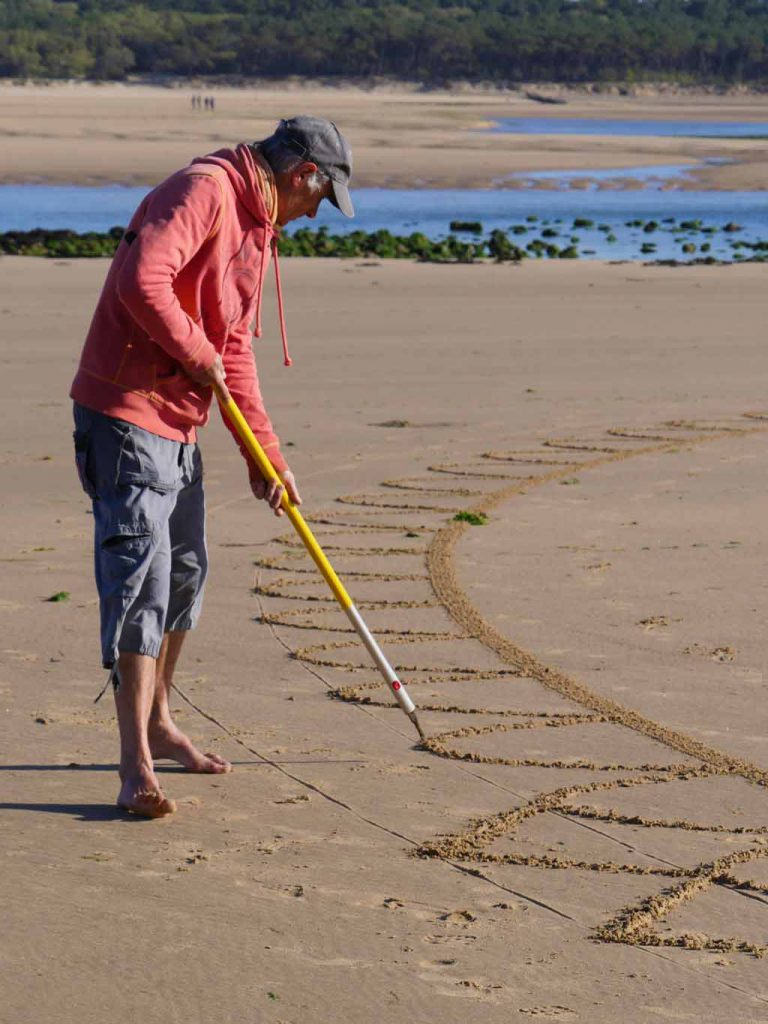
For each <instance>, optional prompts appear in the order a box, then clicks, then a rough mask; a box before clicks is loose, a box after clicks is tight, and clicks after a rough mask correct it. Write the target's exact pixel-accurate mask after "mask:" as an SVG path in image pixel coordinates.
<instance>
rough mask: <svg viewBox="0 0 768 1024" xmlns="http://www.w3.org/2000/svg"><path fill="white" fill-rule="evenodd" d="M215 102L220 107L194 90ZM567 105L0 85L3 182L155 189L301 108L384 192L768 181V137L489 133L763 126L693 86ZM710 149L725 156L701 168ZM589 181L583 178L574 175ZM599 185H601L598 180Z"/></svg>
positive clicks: (753, 104)
mask: <svg viewBox="0 0 768 1024" xmlns="http://www.w3.org/2000/svg"><path fill="white" fill-rule="evenodd" d="M199 92H206V93H208V94H212V95H214V96H215V97H216V111H215V113H211V112H210V111H206V110H193V109H192V107H191V97H192V95H193V94H194V93H199ZM559 92H560V93H561V94H562V96H563V97H564V98H565V99H566V100H567V103H566V104H565V105H564V106H549V105H542V104H541V103H537V102H534V101H532V100H530V99H527V98H526V96H525V93H524V92H523V91H514V92H506V91H501V90H489V89H485V90H484V89H481V88H465V89H457V90H454V91H442V92H441V91H420V90H417V89H415V88H413V87H405V86H403V87H393V86H381V87H379V88H374V89H364V88H353V87H350V86H346V87H340V88H337V89H329V88H321V87H318V86H313V85H309V86H306V87H300V86H299V85H298V84H296V83H290V82H289V83H280V84H277V85H274V84H273V85H269V86H264V85H260V86H254V87H253V88H237V89H235V88H224V87H215V88H212V87H210V86H207V85H206V86H203V85H194V84H190V85H184V86H179V87H177V88H168V89H162V88H158V87H151V86H147V85H119V84H118V85H93V84H52V85H49V86H31V85H30V86H18V85H13V84H11V83H9V82H7V81H6V82H5V83H0V137H2V154H0V180H2V181H3V182H48V183H74V184H96V183H103V182H107V183H112V182H120V183H123V184H142V185H154V184H156V183H157V182H158V181H160V180H162V179H163V178H164V177H165V176H166V175H168V174H170V173H171V172H173V171H174V170H176V169H177V168H178V167H179V166H183V165H184V164H185V163H187V162H188V161H189V160H190V158H191V157H192V156H194V155H200V154H203V153H208V152H211V151H213V150H215V149H219V148H221V147H222V146H224V145H229V144H231V143H232V142H234V141H251V140H254V139H258V138H263V137H265V136H266V135H268V134H270V133H271V131H272V129H273V127H274V125H275V123H276V121H277V120H278V119H279V118H280V117H285V116H291V115H292V114H296V113H301V112H310V113H316V114H320V115H322V116H325V117H330V118H333V119H335V120H336V121H337V122H338V124H339V125H340V126H341V127H342V129H343V130H344V132H345V133H346V134H347V135H348V137H349V139H350V141H351V143H352V146H353V150H354V154H355V168H356V170H355V174H354V184H355V185H357V186H380V187H390V188H412V187H432V188H452V187H456V188H468V187H472V188H491V187H496V186H498V185H503V186H504V187H515V186H516V184H519V183H516V182H515V181H514V180H512V181H510V180H509V176H510V175H512V174H515V173H519V172H527V171H537V170H569V171H589V170H594V169H616V172H617V180H619V181H620V180H621V173H620V172H621V170H622V169H626V168H632V167H636V166H642V167H648V166H657V165H680V166H687V167H690V168H691V169H692V171H693V173H692V177H691V180H690V181H689V182H688V184H687V185H685V187H687V188H707V189H739V190H744V189H747V190H749V189H765V188H768V171H767V170H766V167H768V162H767V161H766V154H767V153H768V142H766V141H755V140H749V139H673V138H643V137H626V138H610V137H605V136H603V137H599V136H595V137H591V136H577V137H573V136H570V137H569V136H557V135H550V136H541V135H537V136H530V135H514V134H493V133H492V132H489V131H488V130H487V129H488V127H489V126H492V125H493V123H494V119H495V118H499V117H565V118H568V117H600V118H622V119H630V120H632V119H637V120H642V119H646V118H651V119H662V120H674V119H684V120H688V119H690V120H694V119H705V120H709V121H727V120H738V121H755V122H757V121H763V122H764V121H765V120H766V101H765V98H764V97H762V96H753V95H738V94H737V95H725V96H717V95H711V94H705V93H701V94H696V93H674V92H672V93H663V94H660V95H644V94H641V95H633V96H619V95H614V96H605V95H585V94H584V93H575V92H568V91H567V90H559ZM711 158H717V159H719V160H724V161H727V163H726V164H725V165H704V161H705V160H708V159H711ZM588 181H589V174H588V173H587V174H585V176H584V179H583V183H586V182H588ZM603 184H605V183H603Z"/></svg>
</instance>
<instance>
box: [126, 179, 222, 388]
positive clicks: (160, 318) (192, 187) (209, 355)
mask: <svg viewBox="0 0 768 1024" xmlns="http://www.w3.org/2000/svg"><path fill="white" fill-rule="evenodd" d="M221 204H222V193H221V187H220V185H219V183H218V182H217V181H216V179H215V178H213V177H211V176H210V175H178V176H174V177H173V178H170V179H169V180H168V181H167V182H165V183H164V184H163V185H161V186H159V187H158V188H157V189H155V191H154V192H153V193H151V195H150V196H149V198H148V202H147V209H146V212H145V216H144V220H143V222H142V224H141V227H140V228H139V230H138V232H137V234H136V237H135V238H134V239H133V242H132V243H131V244H130V246H129V248H128V252H127V253H126V254H125V256H124V259H123V263H122V266H121V267H120V271H119V273H118V277H117V292H118V295H119V297H120V301H121V302H122V303H123V305H124V306H125V307H126V309H127V310H128V312H129V313H130V314H131V316H132V317H133V319H134V320H135V321H136V323H137V324H138V325H139V326H140V327H141V328H142V329H143V330H144V331H146V333H147V334H148V335H149V336H150V338H152V340H153V341H155V342H156V343H157V344H158V345H160V346H161V347H162V348H164V349H165V351H166V352H167V353H168V355H169V356H171V358H172V359H175V360H176V361H177V362H178V363H180V364H181V365H182V366H183V368H184V369H185V370H186V371H187V372H189V373H190V375H194V374H195V373H200V372H204V371H206V370H208V368H209V367H211V366H213V364H214V362H215V360H216V349H215V348H214V346H213V345H212V344H211V342H210V341H208V339H207V338H206V336H205V334H204V332H203V330H202V328H201V327H200V326H199V325H198V324H196V323H195V321H194V320H193V319H192V318H191V317H190V316H189V315H188V314H187V313H186V312H185V311H184V310H183V309H182V307H181V303H180V302H179V299H178V296H177V295H176V293H175V291H174V289H173V282H174V280H175V279H176V276H177V275H178V273H179V271H180V270H181V269H182V268H183V267H184V266H186V264H187V263H189V261H190V260H191V259H192V257H193V256H194V255H195V253H196V252H197V251H198V250H199V249H200V247H201V246H202V245H203V243H204V242H205V241H206V239H207V238H208V237H209V236H210V234H211V231H212V230H213V229H214V228H215V225H216V223H217V222H218V219H219V215H220V211H221ZM127 244H128V243H127V242H125V241H124V242H122V243H121V245H127Z"/></svg>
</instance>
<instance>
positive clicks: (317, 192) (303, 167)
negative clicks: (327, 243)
mask: <svg viewBox="0 0 768 1024" xmlns="http://www.w3.org/2000/svg"><path fill="white" fill-rule="evenodd" d="M316 171H317V164H313V163H311V162H309V161H308V162H306V163H303V164H299V166H298V167H295V168H294V169H293V170H292V171H288V172H287V173H286V174H281V175H279V177H278V179H277V223H278V224H279V225H280V226H281V227H282V226H284V225H285V224H288V223H289V221H292V220H297V219H298V218H299V217H315V216H316V215H317V209H318V207H319V206H320V203H322V201H323V200H324V199H329V198H330V196H331V194H332V193H331V189H332V185H331V182H330V181H326V182H324V183H323V184H322V185H321V186H320V188H319V189H317V188H314V187H313V175H314V174H315V173H316Z"/></svg>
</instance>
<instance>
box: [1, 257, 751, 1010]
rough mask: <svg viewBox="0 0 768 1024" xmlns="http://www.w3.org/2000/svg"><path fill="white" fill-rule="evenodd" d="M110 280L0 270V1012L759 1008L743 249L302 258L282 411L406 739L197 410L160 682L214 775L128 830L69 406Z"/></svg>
mask: <svg viewBox="0 0 768 1024" xmlns="http://www.w3.org/2000/svg"><path fill="white" fill-rule="evenodd" d="M105 270H106V263H104V262H103V261H90V262H89V261H79V262H78V261H75V262H67V261H57V262H53V261H48V262H46V261H38V260H32V259H15V258H7V257H6V258H3V259H2V260H0V291H1V292H2V295H3V300H2V311H3V328H4V329H3V335H2V339H3V340H2V361H3V370H4V374H3V379H4V389H3V394H4V402H3V406H2V417H3V419H2V430H1V431H0V438H1V439H2V440H1V441H0V460H1V461H2V473H3V497H2V503H1V504H0V517H1V524H2V531H1V532H0V537H1V538H2V541H1V547H2V551H1V553H0V557H2V559H3V563H4V567H5V572H3V574H2V577H0V621H1V622H2V628H1V630H0V635H1V636H2V638H3V643H2V645H1V649H0V659H2V660H1V661H0V693H1V694H2V698H3V700H2V706H3V711H4V719H3V734H2V739H3V746H2V749H3V756H2V762H3V763H2V779H3V781H4V783H5V785H4V794H5V795H4V797H3V798H2V799H3V803H2V805H1V807H0V809H1V810H2V815H1V816H0V828H2V830H3V842H2V848H3V852H4V855H5V858H4V867H3V871H2V873H1V874H0V900H2V905H3V924H4V928H3V938H2V955H3V961H4V966H5V981H4V982H3V991H2V998H0V1021H2V1022H3V1024H6V1022H7V1024H11V1022H13V1024H17V1022H18V1021H20V1020H34V1021H35V1024H54V1022H56V1024H69V1022H72V1024H75V1022H76V1024H91V1022H94V1024H95V1022H96V1021H98V1022H102V1021H104V1020H110V1021H122V1020H127V1019H134V1017H135V1018H140V1019H143V1020H145V1021H147V1022H148V1024H154V1022H158V1024H159V1022H160V1021H163V1022H167V1021H185V1022H187V1021H210V1020H214V1019H215V1020H222V1021H227V1022H230V1024H252V1022H254V1021H259V1022H269V1024H278V1022H282V1024H326V1022H328V1021H345V1022H346V1021H350V1022H352V1021H354V1022H355V1024H369V1022H370V1024H374V1022H376V1024H390V1022H391V1024H400V1022H402V1021H405V1020H407V1021H412V1022H415V1024H433V1022H434V1021H437V1020H440V1021H445V1022H449V1024H450V1022H466V1021H467V1020H470V1021H478V1022H479V1021H483V1022H490V1024H496V1022H499V1024H501V1022H505V1024H506V1022H509V1021H520V1022H525V1021H530V1020H535V1019H539V1020H542V1021H550V1020H552V1021H584V1022H589V1024H614V1022H616V1021H619V1020H621V1021H623V1022H629V1024H646V1022H648V1024H650V1022H656V1021H659V1022H661V1021H669V1020H679V1021H688V1020H690V1021H696V1022H711V1024H715V1022H717V1024H719V1022H721V1021H723V1020H729V1021H734V1022H738V1024H747V1022H758V1021H766V1020H768V984H767V983H766V971H765V962H766V961H765V959H763V958H762V954H763V953H764V952H765V947H766V944H767V943H768V934H767V933H766V914H765V911H766V900H768V832H767V831H766V829H767V828H768V813H767V808H766V798H765V792H766V790H765V784H766V778H767V777H768V775H767V773H768V749H766V745H767V743H768V740H767V739H766V728H765V726H766V716H765V676H764V666H765V655H764V652H763V649H762V644H761V639H762V629H761V627H762V625H763V619H764V606H765V601H764V599H763V595H764V593H765V581H764V571H763V567H764V564H765V560H766V545H767V544H768V535H767V534H766V525H765V523H766V520H765V515H764V490H765V487H764V480H765V474H766V468H768V467H766V454H765V441H766V436H767V435H766V431H767V430H768V404H767V403H766V399H765V388H764V373H763V365H764V342H763V333H764V331H763V327H764V291H765V288H764V272H763V270H762V268H761V267H760V266H759V265H745V266H731V267H695V268H677V269H669V268H658V267H643V266H640V265H637V264H623V265H606V264H599V263H591V262H577V263H559V262H551V263H538V264H537V263H531V264H530V265H523V266H521V267H517V268H515V267H510V266H505V267H497V266H480V265H478V266H443V267H441V266H434V265H419V264H407V263H400V262H397V263H380V262H378V261H349V262H339V261H334V260H325V261H314V260H307V261H300V260H289V261H285V265H284V278H285V280H284V287H285V291H286V295H287V308H288V327H289V331H290V335H291V339H292V350H293V355H294V359H295V365H294V366H293V368H292V369H291V370H285V369H284V368H283V367H282V365H281V360H280V354H279V332H278V331H277V329H276V320H275V315H274V310H273V309H272V310H271V311H270V310H268V311H267V313H266V316H265V324H266V326H267V331H266V336H265V338H264V339H263V340H262V341H260V342H258V343H257V358H258V362H259V367H260V372H261V378H262V385H263V388H264V392H265V395H266V396H267V401H268V407H269V408H270V411H271V412H272V414H273V416H274V419H275V421H276V423H277V426H278V428H279V431H280V433H281V436H282V437H283V439H284V442H286V449H285V450H286V452H287V454H288V456H289V459H290V461H291V465H292V467H293V468H294V470H295V472H296V474H297V479H298V482H299V484H300V486H301V488H302V493H303V495H304V498H305V511H306V513H307V515H308V516H310V517H311V521H312V523H313V527H314V529H315V530H316V532H317V535H318V537H319V539H320V540H321V543H323V544H324V545H325V546H326V548H327V551H328V554H329V555H330V557H331V558H332V560H333V561H334V564H335V565H336V567H337V569H338V571H339V573H340V575H341V576H342V578H344V579H345V581H346V582H347V584H348V586H349V589H350V590H351V592H352V593H353V596H355V598H356V600H357V601H358V604H359V605H360V607H361V609H362V611H363V614H364V615H365V617H366V620H367V621H368V622H369V625H370V626H371V627H372V629H373V630H374V631H375V632H376V633H377V635H379V637H380V639H381V642H382V644H383V646H384V647H385V649H386V650H387V652H388V653H389V654H390V656H391V658H392V660H393V662H395V664H397V665H398V666H400V668H401V671H402V673H403V677H404V679H405V681H406V682H407V683H408V685H409V688H410V690H411V692H412V694H413V696H414V698H415V699H416V701H417V703H418V704H419V705H420V707H421V708H422V710H421V713H420V717H421V720H422V723H423V725H424V726H425V728H426V732H427V734H428V736H429V742H428V744H427V749H423V748H421V749H420V748H418V747H417V746H416V744H415V741H416V736H415V732H414V730H413V727H412V726H411V724H410V723H409V722H408V721H407V719H406V718H405V717H404V716H403V715H402V713H401V712H400V711H399V710H397V708H393V707H392V706H391V703H390V699H389V696H388V694H387V692H386V691H385V689H384V688H383V687H382V686H380V685H379V682H378V680H377V677H376V674H375V671H374V670H373V669H372V668H371V667H370V666H369V664H368V662H367V659H366V656H365V652H364V651H363V649H362V648H361V646H360V645H359V644H358V643H357V642H356V640H355V638H354V637H353V636H352V635H351V634H350V633H349V632H347V631H346V629H347V626H346V620H345V619H344V617H343V616H342V614H341V613H340V612H339V611H338V610H337V609H336V607H335V606H334V605H333V603H332V602H331V601H330V600H329V599H328V595H327V592H326V590H325V588H324V585H323V584H322V582H319V580H318V578H317V577H316V575H315V573H314V571H313V570H312V567H311V563H310V561H309V559H308V558H307V557H306V556H305V555H304V554H303V553H302V551H301V550H300V549H299V548H297V547H296V542H295V539H294V538H293V536H292V535H291V533H290V532H286V526H285V524H281V523H279V522H278V521H277V520H275V519H274V518H272V517H270V516H268V515H267V514H266V512H265V511H264V510H263V509H262V508H261V507H259V506H255V505H254V503H253V500H252V499H251V498H249V496H248V493H247V486H246V479H245V472H244V467H243V465H242V460H241V458H240V456H239V454H238V452H237V451H236V450H235V448H234V445H233V444H232V441H231V439H230V437H229V435H228V434H227V432H226V431H225V430H224V428H223V426H222V425H221V423H220V422H212V424H211V425H210V426H209V427H208V428H207V429H206V431H205V432H204V435H203V437H202V444H203V451H204V456H205V459H206V473H207V490H208V501H209V512H210V523H209V544H210V550H211V556H212V558H211V560H212V573H211V579H210V583H209V589H208V593H207V599H206V602H207V603H206V609H205V612H204V615H203V619H202V622H201V626H200V628H199V629H198V630H197V631H196V633H195V634H194V635H193V636H192V637H191V639H190V642H189V645H188V649H187V650H186V652H185V656H184V660H183V663H182V666H181V671H180V675H179V677H178V685H179V694H178V695H177V698H176V705H177V707H178V711H179V716H180V718H179V720H180V722H181V723H182V724H183V725H184V727H185V728H186V729H188V730H189V731H190V733H191V734H192V735H193V737H194V738H195V739H196V740H199V741H200V742H201V743H202V744H204V745H205V749H211V748H212V749H216V750H218V751H219V752H220V753H222V754H224V755H225V756H228V757H230V758H231V759H232V760H233V761H234V762H235V765H236V771H235V773H234V774H233V775H231V776H228V777H226V778H222V777H200V776H190V775H185V774H183V773H181V772H177V771H175V770H174V769H173V768H172V767H171V766H168V767H167V768H163V769H162V771H163V775H162V778H163V782H164V785H165V786H166V788H167V790H168V792H169V794H170V795H171V796H172V797H173V798H174V799H176V800H177V802H178V804H179V811H178V813H177V814H176V815H174V816H173V817H172V818H170V819H166V820H163V821H160V822H146V823H144V822H137V821H130V820H123V819H121V818H120V817H118V816H117V815H116V813H115V811H114V808H113V803H112V802H113V800H114V797H115V795H116V791H117V787H116V785H115V782H116V776H115V771H114V762H115V755H116V751H117V737H116V731H115V726H114V721H113V714H112V709H111V707H110V706H109V702H108V700H107V699H106V698H105V700H104V701H102V702H100V703H99V704H97V705H94V704H93V698H94V697H95V695H96V693H97V692H98V690H99V688H100V686H101V683H102V675H103V674H102V672H101V670H100V669H99V665H98V655H97V645H96V640H97V629H96V626H97V624H96V605H95V599H94V587H93V582H92V579H91V568H90V544H91V536H90V532H91V520H90V516H89V514H88V507H87V502H86V500H85V498H84V496H83V495H82V494H81V493H80V492H79V491H78V488H77V485H76V481H75V477H74V470H73V466H72V454H71V451H70V446H71V440H70V430H71V426H70V413H69V405H68V401H67V399H66V392H67V387H68V385H69V381H70V379H71V376H72V373H73V370H74V366H75V362H76V359H77V355H78V352H79V346H80V342H81V339H82V336H83V332H84V330H85V328H86V325H87V322H88V318H89V315H90V310H91V308H92V306H93V303H94V300H95V297H96V295H97V293H98V290H99V288H100V285H101V282H102V279H103V276H104V273H105ZM467 510H470V511H474V512H476V513H479V512H485V513H486V514H487V516H488V522H487V523H486V525H484V526H472V525H469V524H466V523H459V522H455V521H454V519H453V517H454V515H455V514H456V513H457V512H458V511H467ZM62 591H66V592H68V594H69V597H68V599H67V600H63V601H60V602H49V601H46V598H49V597H50V596H52V595H53V594H55V593H58V592H62ZM329 694H331V695H333V694H335V695H336V697H337V699H335V700H332V699H329ZM338 698H341V699H338Z"/></svg>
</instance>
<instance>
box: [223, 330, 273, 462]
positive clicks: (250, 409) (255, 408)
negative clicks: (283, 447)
mask: <svg viewBox="0 0 768 1024" xmlns="http://www.w3.org/2000/svg"><path fill="white" fill-rule="evenodd" d="M222 358H223V361H224V370H225V371H226V375H227V387H228V388H229V391H230V394H231V395H232V397H233V398H234V400H235V402H237V405H238V407H239V409H240V411H241V412H242V414H243V416H244V417H245V419H246V420H247V422H248V426H249V427H250V428H251V430H252V431H253V432H254V434H255V435H256V437H257V438H258V441H259V443H260V444H261V447H262V448H263V449H264V451H265V452H266V454H267V457H268V458H269V461H270V462H271V463H272V465H273V466H274V467H275V469H276V471H277V472H278V473H280V474H282V473H284V472H285V470H286V469H288V464H287V463H286V461H285V459H284V458H283V456H282V454H281V452H280V441H279V439H278V437H277V434H276V433H275V432H274V430H273V428H272V423H271V421H270V418H269V416H268V415H267V410H266V409H265V408H264V400H263V399H262V397H261V388H260V387H259V377H258V373H257V372H256V360H255V359H254V355H253V348H252V347H251V335H250V331H248V330H240V331H236V332H233V333H232V334H230V336H229V338H228V340H227V344H226V347H225V349H224V353H223V356H222ZM222 419H223V420H224V422H225V423H226V425H227V428H228V430H229V432H230V433H231V434H232V436H233V437H234V439H235V440H236V441H237V444H238V447H239V448H240V451H241V452H242V453H243V456H244V458H245V461H246V462H247V463H248V472H249V473H250V475H251V477H253V476H258V475H259V469H258V467H257V466H256V464H255V463H254V461H253V459H252V458H251V457H250V455H249V454H248V452H247V450H246V448H245V445H244V444H243V443H242V441H241V440H240V438H239V437H238V435H237V432H236V431H235V429H234V427H233V426H232V425H231V423H230V422H229V420H228V419H227V417H226V416H224V415H222Z"/></svg>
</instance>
